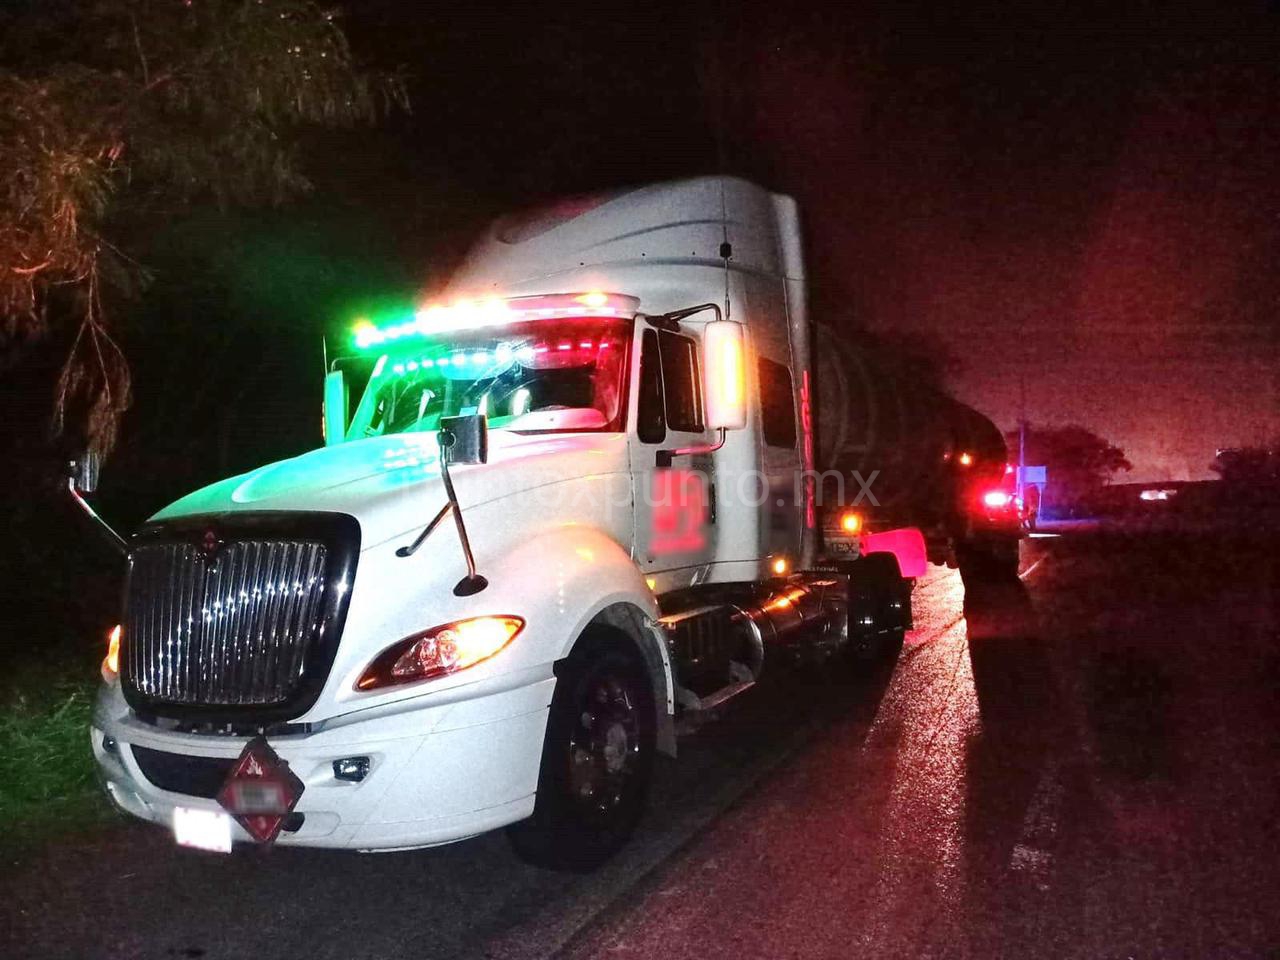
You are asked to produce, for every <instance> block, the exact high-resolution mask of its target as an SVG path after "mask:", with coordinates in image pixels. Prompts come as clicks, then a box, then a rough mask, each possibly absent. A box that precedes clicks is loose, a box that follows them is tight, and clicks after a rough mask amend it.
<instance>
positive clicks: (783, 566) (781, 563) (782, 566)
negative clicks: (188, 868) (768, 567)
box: [772, 557, 787, 576]
mask: <svg viewBox="0 0 1280 960" xmlns="http://www.w3.org/2000/svg"><path fill="white" fill-rule="evenodd" d="M772 566H773V572H774V573H776V574H777V575H778V576H782V575H783V574H784V573H786V572H787V558H786V557H778V559H776V560H774V561H773V565H772Z"/></svg>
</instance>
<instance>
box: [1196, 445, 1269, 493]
mask: <svg viewBox="0 0 1280 960" xmlns="http://www.w3.org/2000/svg"><path fill="white" fill-rule="evenodd" d="M1209 469H1210V470H1212V471H1213V472H1214V473H1216V474H1218V475H1219V476H1220V477H1222V479H1223V480H1225V481H1226V482H1228V483H1239V484H1259V483H1280V439H1277V440H1276V442H1274V443H1271V444H1268V445H1265V446H1264V445H1258V446H1252V447H1232V448H1229V449H1225V450H1219V451H1218V456H1217V457H1216V458H1215V459H1214V461H1213V463H1211V464H1209Z"/></svg>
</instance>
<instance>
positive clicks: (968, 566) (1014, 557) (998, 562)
mask: <svg viewBox="0 0 1280 960" xmlns="http://www.w3.org/2000/svg"><path fill="white" fill-rule="evenodd" d="M1018 543H1019V541H1018V540H1017V538H1014V537H1009V538H1005V539H1001V540H987V541H978V542H974V541H965V542H961V543H959V544H957V546H956V565H957V566H958V567H959V568H960V579H961V580H963V581H964V582H965V583H966V584H968V583H1000V582H1007V581H1009V580H1013V579H1015V578H1016V577H1017V576H1018V562H1019V556H1018Z"/></svg>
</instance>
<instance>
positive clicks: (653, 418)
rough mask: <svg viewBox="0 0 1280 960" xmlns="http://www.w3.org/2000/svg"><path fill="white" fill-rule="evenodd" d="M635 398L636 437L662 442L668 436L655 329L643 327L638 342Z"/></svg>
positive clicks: (660, 362) (647, 441) (643, 440)
mask: <svg viewBox="0 0 1280 960" xmlns="http://www.w3.org/2000/svg"><path fill="white" fill-rule="evenodd" d="M637 401H638V407H639V409H638V413H637V416H636V434H637V436H639V437H640V440H641V442H642V443H661V442H662V441H663V440H665V439H666V438H667V417H666V414H665V413H664V412H663V409H662V360H661V356H660V353H659V347H658V331H657V330H646V331H645V332H644V338H643V339H642V340H641V342H640V395H639V397H638V398H637Z"/></svg>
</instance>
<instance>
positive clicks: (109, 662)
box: [102, 623, 124, 677]
mask: <svg viewBox="0 0 1280 960" xmlns="http://www.w3.org/2000/svg"><path fill="white" fill-rule="evenodd" d="M123 632H124V628H123V627H122V626H121V625H120V624H118V623H117V624H116V625H115V626H114V627H112V628H111V633H109V634H108V635H107V655H106V656H105V657H103V659H102V672H103V673H104V674H110V675H111V676H113V677H114V676H116V675H117V674H119V673H120V635H121V634H122V633H123Z"/></svg>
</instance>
